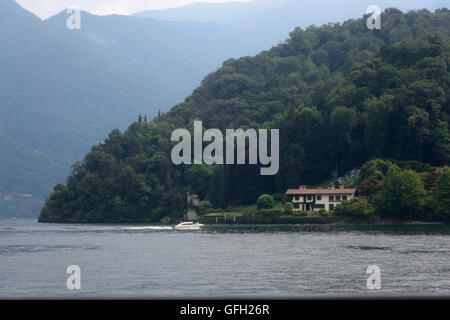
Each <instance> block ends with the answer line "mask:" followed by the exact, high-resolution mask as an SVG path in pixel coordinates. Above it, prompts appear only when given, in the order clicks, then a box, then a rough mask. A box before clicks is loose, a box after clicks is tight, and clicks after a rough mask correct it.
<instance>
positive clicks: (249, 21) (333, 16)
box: [135, 0, 448, 47]
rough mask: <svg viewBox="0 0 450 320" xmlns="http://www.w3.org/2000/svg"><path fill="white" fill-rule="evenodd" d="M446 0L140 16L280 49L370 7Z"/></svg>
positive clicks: (297, 0) (208, 7)
mask: <svg viewBox="0 0 450 320" xmlns="http://www.w3.org/2000/svg"><path fill="white" fill-rule="evenodd" d="M447 2H448V1H444V0H430V1H426V2H424V1H420V0H379V1H377V2H376V3H374V2H373V1H372V0H341V1H335V0H316V1H304V0H276V1H274V0H254V1H251V2H226V3H216V4H213V3H201V2H200V3H193V4H190V5H186V6H182V7H178V8H172V9H165V10H149V11H143V12H139V13H136V14H135V15H136V16H141V17H152V18H158V19H162V20H168V21H191V22H214V23H221V24H228V25H232V26H234V27H236V28H237V29H238V30H240V31H241V32H243V33H247V34H248V35H249V38H251V39H253V40H254V41H257V42H258V43H260V44H261V45H262V46H263V47H268V46H272V45H276V44H278V43H279V42H281V41H284V40H285V39H287V38H288V37H289V32H291V31H292V30H293V29H294V28H295V27H302V28H306V27H308V26H310V25H313V24H314V25H317V26H320V25H322V24H327V23H329V22H342V21H345V20H347V19H350V18H352V19H357V18H360V17H361V16H362V15H363V14H365V13H366V10H367V8H368V7H369V6H370V5H374V4H376V5H377V6H379V7H380V9H381V10H384V9H386V8H390V7H396V8H398V9H401V10H403V11H407V10H412V9H416V10H417V9H423V8H426V9H428V10H435V9H438V8H443V7H447V6H448V3H447Z"/></svg>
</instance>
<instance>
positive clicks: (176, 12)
mask: <svg viewBox="0 0 450 320" xmlns="http://www.w3.org/2000/svg"><path fill="white" fill-rule="evenodd" d="M291 1H292V0H277V1H273V0H257V1H251V2H240V1H230V2H222V3H209V2H195V3H192V4H189V5H185V6H181V7H176V8H170V9H163V10H147V11H142V12H138V13H135V14H134V16H137V17H144V18H156V19H161V20H168V21H178V22H183V21H194V22H213V23H221V24H231V23H239V22H242V21H245V20H248V19H250V18H252V17H255V16H257V15H259V14H261V13H264V12H267V11H269V10H272V9H274V8H277V7H280V6H283V5H286V4H287V3H289V2H291Z"/></svg>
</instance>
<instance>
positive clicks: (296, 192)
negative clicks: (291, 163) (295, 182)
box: [286, 189, 356, 195]
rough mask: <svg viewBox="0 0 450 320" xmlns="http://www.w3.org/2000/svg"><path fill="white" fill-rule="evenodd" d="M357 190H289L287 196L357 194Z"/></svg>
mask: <svg viewBox="0 0 450 320" xmlns="http://www.w3.org/2000/svg"><path fill="white" fill-rule="evenodd" d="M355 192H356V189H289V190H288V191H286V194H287V195H302V194H306V195H312V194H355Z"/></svg>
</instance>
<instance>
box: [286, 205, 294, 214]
mask: <svg viewBox="0 0 450 320" xmlns="http://www.w3.org/2000/svg"><path fill="white" fill-rule="evenodd" d="M293 212H294V206H293V205H292V202H286V203H285V204H284V213H286V214H292V213H293Z"/></svg>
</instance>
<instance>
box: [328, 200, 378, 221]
mask: <svg viewBox="0 0 450 320" xmlns="http://www.w3.org/2000/svg"><path fill="white" fill-rule="evenodd" d="M374 212H375V209H374V208H373V206H372V205H371V204H370V203H369V202H368V201H367V199H365V198H358V197H355V198H353V199H351V200H349V201H346V202H343V203H342V204H340V205H338V206H337V207H336V209H335V210H334V214H335V215H336V216H341V217H346V218H350V219H352V220H358V219H367V218H369V217H370V216H372V215H373V214H374Z"/></svg>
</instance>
